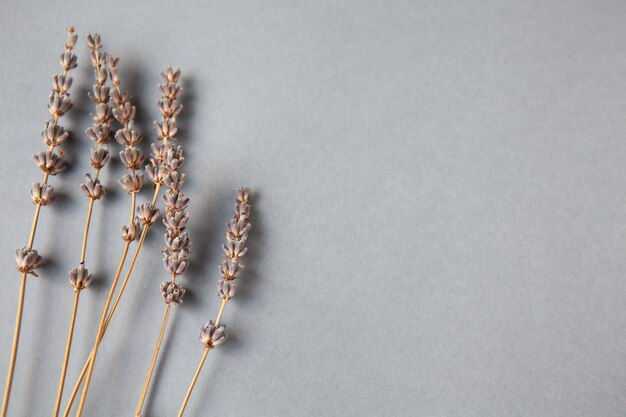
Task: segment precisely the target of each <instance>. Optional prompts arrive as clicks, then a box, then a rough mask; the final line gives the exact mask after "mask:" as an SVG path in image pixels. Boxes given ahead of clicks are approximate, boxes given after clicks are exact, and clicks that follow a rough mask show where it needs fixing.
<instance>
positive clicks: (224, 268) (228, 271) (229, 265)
mask: <svg viewBox="0 0 626 417" xmlns="http://www.w3.org/2000/svg"><path fill="white" fill-rule="evenodd" d="M243 269H244V268H243V265H241V264H240V263H239V262H237V261H230V262H229V261H224V262H222V264H221V265H220V266H219V268H218V270H219V271H220V275H221V276H222V277H223V278H224V279H225V280H227V281H233V280H235V279H237V278H238V277H239V274H240V273H241V271H243Z"/></svg>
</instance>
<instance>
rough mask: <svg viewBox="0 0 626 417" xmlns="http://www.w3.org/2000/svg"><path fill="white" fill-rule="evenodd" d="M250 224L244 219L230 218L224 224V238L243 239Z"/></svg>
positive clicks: (248, 230)
mask: <svg viewBox="0 0 626 417" xmlns="http://www.w3.org/2000/svg"><path fill="white" fill-rule="evenodd" d="M251 227H252V225H250V223H248V222H247V221H246V219H241V218H240V219H239V220H236V219H231V220H230V221H229V222H228V223H227V224H226V238H227V239H230V240H245V239H246V237H247V236H248V233H249V232H250V228H251Z"/></svg>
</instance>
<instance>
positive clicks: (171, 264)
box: [135, 88, 191, 417]
mask: <svg viewBox="0 0 626 417" xmlns="http://www.w3.org/2000/svg"><path fill="white" fill-rule="evenodd" d="M164 90H166V91H167V90H168V89H167V88H162V90H161V91H164ZM176 94H178V93H176ZM164 116H165V113H164ZM163 126H167V128H164V127H163ZM155 129H156V130H157V134H158V135H159V136H161V137H163V135H165V129H168V132H170V133H171V132H175V131H176V128H175V123H174V122H173V121H172V120H167V121H164V122H162V123H161V124H155ZM152 160H153V161H152V165H153V166H155V167H156V166H158V168H157V170H164V171H165V172H166V176H167V178H165V177H164V178H163V184H164V185H165V187H166V188H167V190H166V191H165V193H164V194H163V200H164V202H165V215H164V218H163V224H164V225H165V228H166V229H167V232H166V233H165V236H164V240H165V247H164V248H163V250H162V253H163V265H164V266H165V270H166V271H167V272H168V274H169V275H170V277H171V278H170V279H169V280H167V281H164V282H163V283H162V284H161V295H162V297H163V300H164V301H165V313H164V315H163V320H162V322H161V330H160V331H159V336H158V338H157V341H156V345H155V347H154V350H153V353H152V359H151V360H150V365H149V366H148V371H147V373H146V377H145V379H144V384H143V388H142V390H141V394H140V395H139V400H138V402H137V407H136V409H135V416H136V417H140V416H141V410H142V408H143V404H144V402H145V400H146V396H147V393H148V388H149V387H150V381H151V379H152V374H153V372H154V368H155V366H156V361H157V359H158V356H159V350H160V349H161V344H162V342H163V335H164V333H165V329H166V327H167V323H168V320H169V314H170V308H171V307H176V306H178V305H180V304H181V303H182V302H183V298H184V296H185V291H186V290H185V288H184V287H183V286H182V285H179V284H178V283H176V279H177V278H178V277H179V276H181V275H182V274H184V273H185V271H186V270H187V268H188V266H189V254H190V245H191V241H190V239H189V235H188V234H187V232H186V231H185V229H186V225H187V222H188V221H189V212H188V211H187V207H188V206H189V198H187V197H186V196H185V194H184V193H183V191H182V186H183V183H184V181H177V179H178V178H182V177H183V176H185V175H184V174H183V173H181V172H180V171H179V169H180V168H181V167H182V166H183V163H184V162H185V157H184V156H183V148H182V147H181V146H173V145H170V144H166V145H163V146H161V147H155V149H153V154H152ZM174 177H175V178H176V180H174Z"/></svg>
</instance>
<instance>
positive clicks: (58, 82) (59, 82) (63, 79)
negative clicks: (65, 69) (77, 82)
mask: <svg viewBox="0 0 626 417" xmlns="http://www.w3.org/2000/svg"><path fill="white" fill-rule="evenodd" d="M71 86H72V77H70V76H69V75H55V76H54V77H52V90H54V91H55V92H56V93H57V94H58V95H60V96H63V95H65V93H67V91H68V90H69V89H70V87H71Z"/></svg>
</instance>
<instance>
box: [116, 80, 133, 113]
mask: <svg viewBox="0 0 626 417" xmlns="http://www.w3.org/2000/svg"><path fill="white" fill-rule="evenodd" d="M111 78H114V77H111ZM130 98H131V97H130V95H129V94H128V93H127V92H123V93H122V92H120V91H118V90H117V89H115V90H113V91H111V100H112V101H113V103H115V105H116V106H123V105H124V104H126V103H128V102H130Z"/></svg>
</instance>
